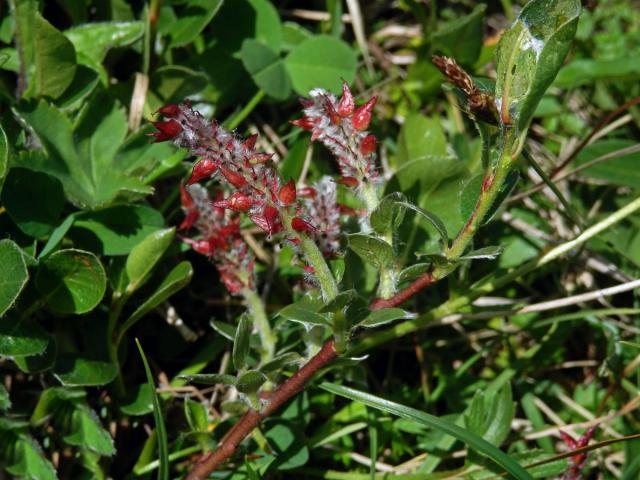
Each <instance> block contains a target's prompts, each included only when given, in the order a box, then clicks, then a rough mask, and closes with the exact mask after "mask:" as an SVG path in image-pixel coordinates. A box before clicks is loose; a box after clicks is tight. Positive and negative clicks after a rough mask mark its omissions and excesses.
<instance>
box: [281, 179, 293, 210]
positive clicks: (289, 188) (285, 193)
mask: <svg viewBox="0 0 640 480" xmlns="http://www.w3.org/2000/svg"><path fill="white" fill-rule="evenodd" d="M278 200H280V201H281V202H282V204H283V205H287V206H288V205H291V204H292V203H293V202H295V201H296V182H294V181H293V179H291V180H289V181H288V182H287V183H285V184H284V185H283V186H282V188H281V189H280V191H279V192H278Z"/></svg>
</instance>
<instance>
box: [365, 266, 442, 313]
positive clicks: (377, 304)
mask: <svg viewBox="0 0 640 480" xmlns="http://www.w3.org/2000/svg"><path fill="white" fill-rule="evenodd" d="M435 280H436V279H435V278H433V275H432V274H431V272H427V273H423V274H422V275H420V276H419V277H418V278H417V279H416V280H415V281H414V282H413V283H412V284H411V285H409V286H408V287H406V288H404V289H403V290H400V291H399V292H398V293H396V294H395V295H394V296H393V297H391V298H376V299H375V300H374V301H373V302H371V305H369V310H380V309H381V308H391V307H397V306H398V305H400V304H402V303H404V302H406V301H407V300H409V299H410V298H411V297H413V296H414V295H415V294H416V293H418V292H419V291H420V290H422V289H423V288H425V287H427V286H429V285H431V284H432V283H434V282H435Z"/></svg>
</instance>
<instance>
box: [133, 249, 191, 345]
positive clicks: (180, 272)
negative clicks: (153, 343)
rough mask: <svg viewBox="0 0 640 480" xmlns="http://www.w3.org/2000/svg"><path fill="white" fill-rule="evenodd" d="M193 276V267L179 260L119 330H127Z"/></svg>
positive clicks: (180, 288)
mask: <svg viewBox="0 0 640 480" xmlns="http://www.w3.org/2000/svg"><path fill="white" fill-rule="evenodd" d="M191 277H193V268H192V267H191V264H190V263H189V262H187V261H184V262H180V263H179V264H178V265H176V266H175V267H173V269H172V270H171V271H170V272H169V274H168V275H167V276H166V277H164V280H162V283H161V284H160V285H159V286H158V288H157V289H156V290H155V292H153V293H152V294H151V295H150V296H149V298H147V300H145V302H144V303H143V304H142V305H140V306H139V307H138V308H137V309H136V311H135V312H133V313H132V314H131V316H130V317H129V318H128V319H127V321H126V322H125V323H123V325H122V327H121V328H120V331H121V332H122V333H124V332H126V331H127V330H129V329H130V328H131V327H132V326H133V325H134V324H135V323H136V322H137V321H138V320H140V319H141V318H142V317H143V316H145V315H146V314H147V313H149V312H150V311H151V310H153V309H154V308H156V307H157V306H158V305H160V304H161V303H162V302H164V301H165V300H166V299H167V298H169V297H170V296H171V295H173V294H174V293H176V292H178V291H180V290H182V289H183V288H184V287H186V286H187V285H188V284H189V282H190V281H191Z"/></svg>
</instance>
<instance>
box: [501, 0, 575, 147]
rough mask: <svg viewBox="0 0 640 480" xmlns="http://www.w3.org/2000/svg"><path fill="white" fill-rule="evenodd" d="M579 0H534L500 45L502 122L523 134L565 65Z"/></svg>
mask: <svg viewBox="0 0 640 480" xmlns="http://www.w3.org/2000/svg"><path fill="white" fill-rule="evenodd" d="M579 15H580V2H579V1H578V0H531V1H530V2H529V3H527V4H526V5H525V7H524V8H523V9H522V11H521V12H520V15H519V16H518V18H517V20H516V21H515V22H514V24H513V25H512V26H511V27H510V28H509V29H508V30H507V31H506V32H505V33H504V34H503V35H502V38H501V39H500V42H499V43H498V48H497V51H496V61H497V80H496V101H497V104H498V105H497V106H498V110H499V111H500V112H501V120H502V122H503V123H508V124H513V125H515V126H516V127H517V129H518V130H517V133H518V135H520V134H524V133H525V132H526V130H527V128H528V125H529V122H530V121H531V117H532V116H533V113H534V111H535V109H536V106H537V105H538V102H539V101H540V99H541V98H542V95H543V94H544V92H545V91H546V89H547V88H548V87H549V85H551V83H552V82H553V79H554V78H555V76H556V74H557V73H558V71H559V70H560V67H561V66H562V62H563V61H564V58H565V56H566V55H567V52H568V51H569V47H570V46H571V42H572V41H573V37H574V35H575V33H576V29H577V26H578V17H579Z"/></svg>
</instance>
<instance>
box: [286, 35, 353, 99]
mask: <svg viewBox="0 0 640 480" xmlns="http://www.w3.org/2000/svg"><path fill="white" fill-rule="evenodd" d="M285 65H286V67H287V70H288V71H289V75H290V76H291V83H292V84H293V88H294V90H295V91H296V92H297V93H298V94H299V95H305V96H306V95H308V94H309V91H310V90H311V89H313V88H318V87H320V88H324V89H327V90H331V91H333V92H336V93H338V92H340V88H341V83H340V79H344V80H345V81H346V82H347V83H351V82H352V81H353V79H354V77H355V74H356V66H357V55H356V53H355V51H354V50H353V49H352V48H351V47H350V46H349V45H347V44H346V43H344V42H343V41H342V40H339V39H337V38H335V37H330V36H328V35H316V36H313V37H311V38H309V39H307V40H305V41H303V42H302V43H300V44H299V45H297V46H296V47H295V48H293V49H292V50H291V52H290V53H289V55H287V57H286V58H285Z"/></svg>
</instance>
